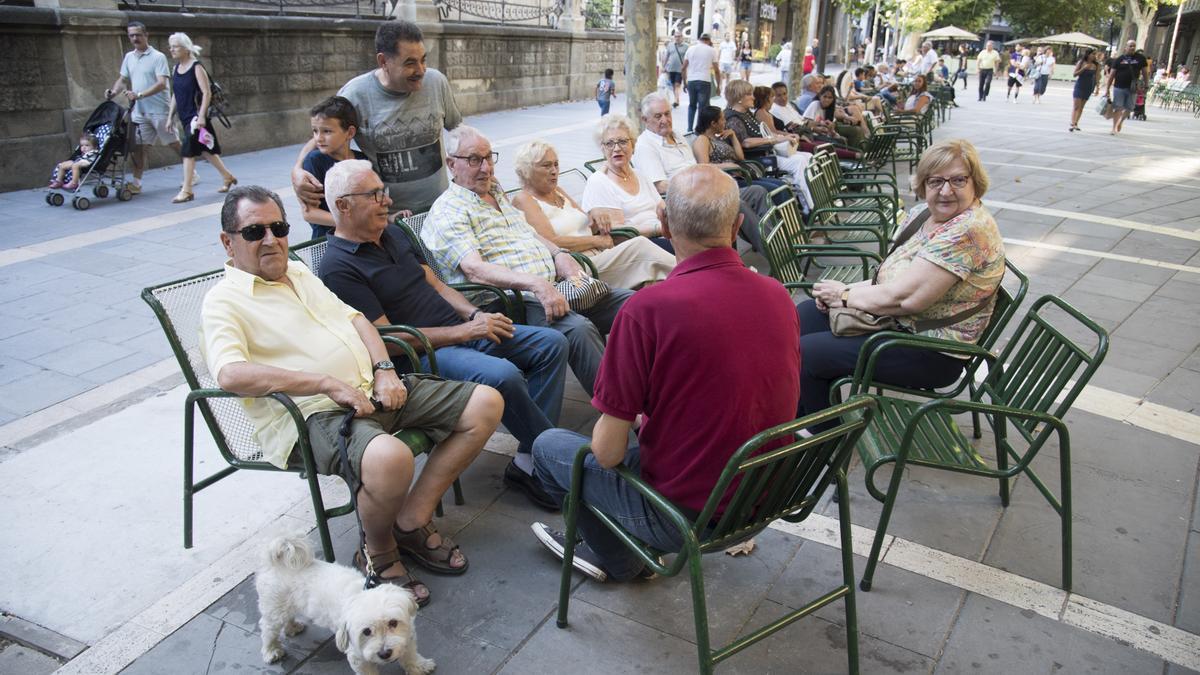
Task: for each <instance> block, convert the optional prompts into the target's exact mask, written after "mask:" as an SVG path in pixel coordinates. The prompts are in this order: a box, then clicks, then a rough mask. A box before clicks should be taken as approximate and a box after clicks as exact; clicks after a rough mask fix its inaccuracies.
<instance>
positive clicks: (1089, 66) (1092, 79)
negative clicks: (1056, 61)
mask: <svg viewBox="0 0 1200 675" xmlns="http://www.w3.org/2000/svg"><path fill="white" fill-rule="evenodd" d="M1096 53H1097V52H1096V50H1095V49H1089V50H1087V51H1086V52H1084V54H1083V58H1082V59H1079V63H1076V64H1075V92H1074V93H1073V94H1072V96H1073V97H1074V100H1073V101H1072V103H1073V104H1074V107H1073V108H1072V110H1071V128H1070V129H1069V131H1079V117H1080V115H1082V114H1083V106H1085V105H1087V101H1088V99H1089V98H1091V96H1092V92H1093V91H1094V90H1095V89H1096V71H1097V70H1098V69H1099V68H1100V66H1098V65H1097V64H1096Z"/></svg>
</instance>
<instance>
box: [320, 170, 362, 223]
mask: <svg viewBox="0 0 1200 675" xmlns="http://www.w3.org/2000/svg"><path fill="white" fill-rule="evenodd" d="M372 171H373V169H372V168H371V163H370V162H368V161H367V160H365V159H345V160H342V161H340V162H338V163H337V164H334V165H333V166H332V167H331V168H330V169H329V171H328V172H326V173H325V203H326V204H328V205H329V212H330V213H331V214H333V219H334V220H335V221H336V220H337V217H338V216H337V208H336V207H334V205H333V203H334V202H335V201H337V199H338V197H341V196H343V195H345V194H346V193H348V192H350V191H351V189H352V188H351V187H350V186H351V184H353V183H354V179H355V178H357V177H358V176H359V175H361V174H364V173H370V172H372Z"/></svg>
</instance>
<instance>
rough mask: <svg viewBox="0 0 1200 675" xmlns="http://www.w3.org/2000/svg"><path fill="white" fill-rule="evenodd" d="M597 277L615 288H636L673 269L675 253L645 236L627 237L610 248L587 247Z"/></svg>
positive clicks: (665, 274) (657, 279)
mask: <svg viewBox="0 0 1200 675" xmlns="http://www.w3.org/2000/svg"><path fill="white" fill-rule="evenodd" d="M587 255H588V257H589V258H591V259H592V262H593V263H595V264H596V271H597V272H599V273H600V280H601V281H603V282H604V283H606V284H608V285H609V286H613V287H615V288H631V289H637V288H640V287H641V286H643V285H645V284H646V283H648V282H651V281H662V280H663V279H666V278H667V275H668V274H670V273H671V270H673V269H675V256H673V255H671V254H670V253H667V252H666V251H664V250H662V249H661V248H659V247H658V246H657V245H655V244H654V242H652V241H650V240H649V239H647V238H645V237H634V238H633V239H627V240H625V241H623V242H621V243H620V244H617V245H616V246H614V247H613V248H610V249H605V250H602V251H599V250H593V251H588V252H587Z"/></svg>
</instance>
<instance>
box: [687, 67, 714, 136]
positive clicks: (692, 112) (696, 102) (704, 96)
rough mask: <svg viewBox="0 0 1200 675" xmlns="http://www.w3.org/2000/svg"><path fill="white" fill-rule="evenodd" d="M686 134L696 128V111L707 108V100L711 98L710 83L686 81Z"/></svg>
mask: <svg viewBox="0 0 1200 675" xmlns="http://www.w3.org/2000/svg"><path fill="white" fill-rule="evenodd" d="M687 91H688V118H687V120H688V133H689V134H690V133H692V129H693V128H695V126H696V116H697V114H698V112H697V111H699V110H703V109H704V108H707V107H708V99H709V98H711V97H712V82H706V81H704V80H688V83H687Z"/></svg>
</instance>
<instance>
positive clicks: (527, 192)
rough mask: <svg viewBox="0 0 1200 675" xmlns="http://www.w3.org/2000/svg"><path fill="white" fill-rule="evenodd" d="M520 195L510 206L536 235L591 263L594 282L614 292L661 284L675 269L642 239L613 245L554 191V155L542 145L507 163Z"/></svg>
mask: <svg viewBox="0 0 1200 675" xmlns="http://www.w3.org/2000/svg"><path fill="white" fill-rule="evenodd" d="M513 161H514V163H515V164H516V167H515V169H516V172H517V178H519V179H520V180H521V191H520V192H518V193H517V194H516V195H514V196H513V200H512V202H513V206H516V207H517V208H518V209H521V211H522V212H523V213H524V214H525V220H527V221H529V224H530V225H531V226H532V227H533V229H534V230H537V233H538V234H540V235H542V236H543V237H545V238H546V239H548V240H549V241H550V242H552V243H553V244H554V245H555V246H558V247H559V248H564V249H566V250H568V251H575V252H578V253H583V254H584V255H586V256H588V257H589V258H591V259H592V263H593V264H594V265H595V266H596V271H597V272H599V274H600V280H601V281H603V282H605V283H607V284H608V285H609V286H615V287H617V288H631V289H637V288H641V287H642V286H645V285H646V284H648V283H653V282H655V281H662V280H663V279H666V278H667V275H668V274H670V273H671V270H673V269H675V256H673V255H671V254H670V253H667V252H666V251H664V250H662V249H661V248H659V247H657V246H655V245H654V244H653V243H651V241H650V240H649V239H647V238H645V237H633V238H630V239H625V240H624V241H619V242H615V241H613V238H612V237H611V236H610V235H608V234H604V233H601V232H600V227H599V226H598V225H597V224H596V223H595V222H594V221H593V220H592V219H591V218H589V217H588V215H587V214H586V213H584V212H583V211H582V210H581V209H580V208H579V205H578V204H576V203H575V200H574V199H571V196H570V195H568V194H567V193H566V192H564V191H563V190H562V189H561V188H559V187H558V153H556V152H555V151H554V148H553V147H552V146H551V145H550V144H549V143H547V142H546V141H543V140H534V141H530V142H528V143H526V144H525V145H522V146H521V147H520V148H519V149H518V150H517V155H516V157H515V159H514V160H513Z"/></svg>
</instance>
